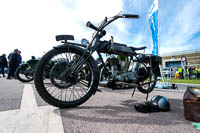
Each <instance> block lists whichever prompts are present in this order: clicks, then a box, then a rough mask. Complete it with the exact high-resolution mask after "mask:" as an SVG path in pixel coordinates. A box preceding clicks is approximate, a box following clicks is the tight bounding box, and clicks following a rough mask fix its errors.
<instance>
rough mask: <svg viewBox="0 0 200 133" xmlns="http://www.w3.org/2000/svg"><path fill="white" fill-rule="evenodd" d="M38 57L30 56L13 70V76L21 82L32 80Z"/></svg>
mask: <svg viewBox="0 0 200 133" xmlns="http://www.w3.org/2000/svg"><path fill="white" fill-rule="evenodd" d="M38 62H39V59H35V58H32V59H30V60H28V61H27V62H25V63H22V64H20V65H19V67H18V68H17V69H16V71H15V77H16V79H18V80H19V81H21V82H30V81H32V80H33V73H34V69H35V66H36V64H37V63H38Z"/></svg>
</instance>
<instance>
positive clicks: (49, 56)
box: [34, 46, 99, 108]
mask: <svg viewBox="0 0 200 133" xmlns="http://www.w3.org/2000/svg"><path fill="white" fill-rule="evenodd" d="M83 54H84V50H82V49H80V48H77V47H74V46H69V47H68V48H67V49H52V50H50V51H49V52H48V53H46V54H45V55H44V56H43V57H42V59H41V60H40V61H39V62H38V64H37V66H36V69H35V73H34V83H35V87H36V90H37V92H38V93H39V95H40V96H41V97H42V99H43V100H44V101H46V102H47V103H48V104H50V105H53V106H56V107H60V108H72V107H76V106H78V105H80V104H83V103H84V102H85V101H87V100H88V99H89V98H90V97H91V96H92V94H94V93H95V92H96V89H97V87H98V81H99V71H98V69H97V68H98V67H97V65H96V63H95V61H94V59H93V58H92V57H89V58H88V59H86V57H85V56H82V55H83ZM77 57H78V59H77V62H78V61H80V60H81V58H82V59H83V60H86V62H85V63H84V65H83V66H87V69H88V70H87V71H86V70H85V69H86V68H85V67H83V66H81V70H80V71H79V72H78V74H72V72H74V71H73V70H72V69H73V67H74V65H77V64H76V63H74V62H76V61H74V60H75V58H77ZM63 61H66V63H65V64H66V66H65V68H66V69H67V70H68V71H67V72H65V73H64V72H63V71H64V70H63V67H62V65H58V64H59V62H63ZM50 62H51V63H50ZM52 62H53V63H52ZM70 63H71V66H70V65H69V64H70ZM56 65H57V66H56ZM59 70H60V71H59ZM64 74H65V75H64ZM63 75H64V76H63ZM61 77H62V78H61ZM88 77H89V78H88Z"/></svg>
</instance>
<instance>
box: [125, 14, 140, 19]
mask: <svg viewBox="0 0 200 133" xmlns="http://www.w3.org/2000/svg"><path fill="white" fill-rule="evenodd" d="M122 16H124V17H125V18H135V19H138V18H140V16H139V15H136V14H122Z"/></svg>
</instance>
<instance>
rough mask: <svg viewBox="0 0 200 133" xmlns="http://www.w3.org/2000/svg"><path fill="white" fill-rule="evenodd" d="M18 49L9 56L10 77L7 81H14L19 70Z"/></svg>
mask: <svg viewBox="0 0 200 133" xmlns="http://www.w3.org/2000/svg"><path fill="white" fill-rule="evenodd" d="M18 52H19V50H18V49H15V50H14V51H13V52H12V53H10V54H9V56H8V60H9V61H8V64H9V67H8V77H7V79H12V78H13V77H14V73H15V71H16V69H17V65H18Z"/></svg>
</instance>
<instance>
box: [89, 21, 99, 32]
mask: <svg viewBox="0 0 200 133" xmlns="http://www.w3.org/2000/svg"><path fill="white" fill-rule="evenodd" d="M86 26H87V27H90V28H91V29H93V30H96V31H98V30H99V29H98V28H97V27H96V26H94V25H93V24H92V23H91V22H90V21H88V22H87V24H86Z"/></svg>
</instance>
